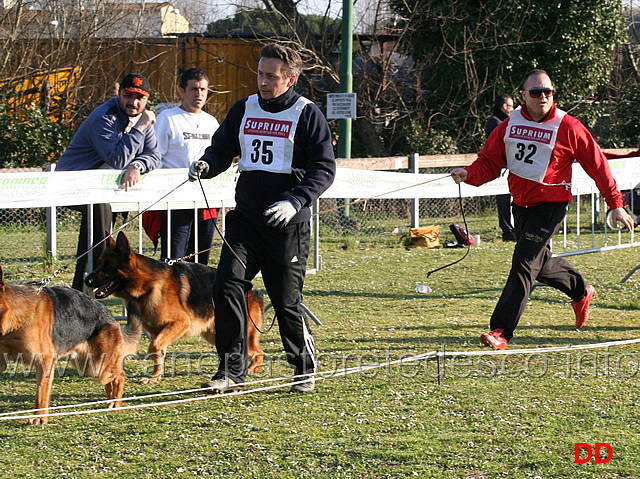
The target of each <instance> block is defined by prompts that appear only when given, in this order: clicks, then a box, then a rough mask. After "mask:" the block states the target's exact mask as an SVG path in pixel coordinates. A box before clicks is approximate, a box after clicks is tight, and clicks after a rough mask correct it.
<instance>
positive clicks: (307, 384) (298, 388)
mask: <svg viewBox="0 0 640 479" xmlns="http://www.w3.org/2000/svg"><path fill="white" fill-rule="evenodd" d="M293 381H294V382H295V384H294V385H293V386H291V389H290V390H289V392H292V393H310V392H313V390H314V389H315V388H316V380H315V378H314V377H313V376H301V377H299V378H295V379H294V380H293Z"/></svg>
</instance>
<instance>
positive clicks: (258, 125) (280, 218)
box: [189, 44, 336, 393]
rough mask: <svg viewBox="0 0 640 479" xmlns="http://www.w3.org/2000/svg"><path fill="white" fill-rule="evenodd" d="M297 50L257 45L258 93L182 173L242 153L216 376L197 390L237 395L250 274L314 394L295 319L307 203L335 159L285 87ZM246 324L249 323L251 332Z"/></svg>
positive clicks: (304, 387)
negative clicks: (261, 282)
mask: <svg viewBox="0 0 640 479" xmlns="http://www.w3.org/2000/svg"><path fill="white" fill-rule="evenodd" d="M302 67H303V65H302V60H301V58H300V55H298V53H297V52H296V51H294V50H292V49H290V48H287V47H284V46H281V45H279V44H270V45H266V46H265V47H263V48H262V50H261V52H260V61H259V63H258V93H257V94H256V95H251V96H250V97H248V98H245V99H243V100H240V101H238V102H237V103H236V104H235V105H233V106H232V107H231V109H230V110H229V113H228V115H227V117H226V118H225V120H224V121H223V122H222V124H221V125H220V128H219V129H218V131H216V133H215V134H214V135H213V140H212V142H211V146H210V147H209V148H207V150H206V151H205V154H204V156H203V157H202V159H201V161H197V162H195V163H193V164H192V165H191V168H190V170H189V177H190V178H191V179H195V178H197V177H198V176H199V175H200V174H201V175H202V176H203V177H205V178H211V177H214V176H216V175H218V174H220V173H222V172H223V171H225V170H226V169H227V168H229V166H230V165H231V162H232V160H233V158H234V157H236V156H240V161H239V163H238V170H239V171H240V177H239V178H238V182H237V185H236V208H235V209H234V210H233V211H231V212H230V213H229V214H228V215H227V217H226V218H227V220H226V231H225V238H226V240H227V242H228V245H226V244H225V245H224V246H223V248H222V252H221V254H220V262H219V263H218V272H217V275H216V280H215V285H214V302H215V305H216V349H217V352H218V356H219V358H220V365H219V368H218V371H217V372H216V374H215V375H214V377H213V379H212V380H211V381H209V382H207V383H205V384H203V387H207V388H210V389H212V390H213V391H214V392H217V393H222V392H225V391H231V390H236V389H239V387H238V386H237V383H241V382H244V379H245V375H246V373H247V319H246V312H245V309H246V307H245V301H244V293H245V291H247V290H248V289H250V288H251V280H252V279H253V278H254V277H255V276H256V274H257V273H258V271H262V279H263V280H264V285H265V287H266V289H267V293H268V294H269V299H270V300H271V303H272V304H273V308H274V310H275V313H276V315H277V317H278V325H279V327H280V336H281V338H282V342H283V345H284V349H285V351H286V353H287V360H288V361H289V364H290V365H291V366H292V367H293V369H294V371H295V374H296V375H297V376H299V375H301V376H302V378H297V381H299V382H298V383H297V384H294V385H293V386H292V388H291V390H292V391H296V392H310V391H313V389H314V385H315V380H314V378H313V376H312V375H313V373H315V368H316V361H315V351H314V349H315V347H314V342H313V337H312V336H311V332H310V331H309V325H308V323H307V319H306V317H305V315H304V313H303V310H302V307H301V303H302V287H303V283H304V276H305V272H306V267H307V257H308V255H309V247H310V221H309V220H310V218H311V211H310V206H311V204H312V203H313V202H314V201H315V200H316V199H317V198H318V197H319V196H320V195H321V194H322V193H323V192H324V191H325V190H326V189H327V188H329V186H330V185H331V183H332V182H333V179H334V176H335V172H336V161H335V157H334V154H333V147H332V145H331V131H330V129H329V125H328V124H327V120H326V119H325V118H324V116H323V114H322V113H321V112H320V110H319V109H318V107H317V106H316V105H314V104H313V103H312V102H311V101H309V100H307V99H306V98H304V97H302V96H300V95H299V94H298V93H296V92H295V91H294V89H293V86H294V84H295V83H296V80H297V79H298V76H299V75H300V73H301V71H302ZM251 327H253V326H251Z"/></svg>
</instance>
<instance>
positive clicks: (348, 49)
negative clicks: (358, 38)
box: [338, 0, 353, 218]
mask: <svg viewBox="0 0 640 479" xmlns="http://www.w3.org/2000/svg"><path fill="white" fill-rule="evenodd" d="M341 45H342V48H341V52H340V93H352V92H353V68H352V65H353V0H342V42H341ZM338 157H339V158H351V118H342V119H340V120H338ZM344 202H345V204H347V205H348V204H349V198H345V200H344ZM349 210H350V208H349V206H345V207H344V208H343V209H342V210H341V211H342V216H345V217H347V218H348V217H349V214H350V211H349ZM340 216H341V215H338V217H340Z"/></svg>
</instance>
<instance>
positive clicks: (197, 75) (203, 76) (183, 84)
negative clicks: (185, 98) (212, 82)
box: [178, 68, 209, 90]
mask: <svg viewBox="0 0 640 479" xmlns="http://www.w3.org/2000/svg"><path fill="white" fill-rule="evenodd" d="M190 80H195V81H200V80H207V83H209V75H207V72H206V71H204V70H202V69H201V68H189V69H188V70H185V71H183V72H182V74H181V75H180V82H179V83H178V86H179V87H180V88H182V89H183V90H184V89H186V88H187V84H188V83H189V81H190Z"/></svg>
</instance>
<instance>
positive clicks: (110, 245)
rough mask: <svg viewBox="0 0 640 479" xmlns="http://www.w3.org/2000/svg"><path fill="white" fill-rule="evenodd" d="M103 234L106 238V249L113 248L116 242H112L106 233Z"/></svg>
mask: <svg viewBox="0 0 640 479" xmlns="http://www.w3.org/2000/svg"><path fill="white" fill-rule="evenodd" d="M104 234H105V236H106V237H107V248H109V249H111V248H115V246H116V242H115V241H114V240H113V236H111V234H110V233H109V232H108V231H105V232H104Z"/></svg>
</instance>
